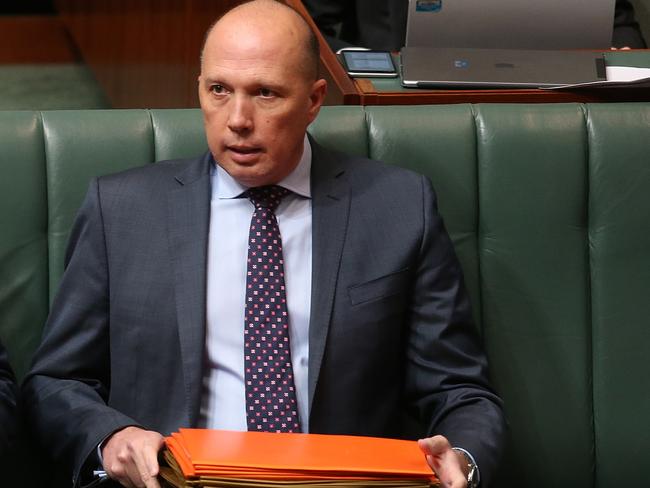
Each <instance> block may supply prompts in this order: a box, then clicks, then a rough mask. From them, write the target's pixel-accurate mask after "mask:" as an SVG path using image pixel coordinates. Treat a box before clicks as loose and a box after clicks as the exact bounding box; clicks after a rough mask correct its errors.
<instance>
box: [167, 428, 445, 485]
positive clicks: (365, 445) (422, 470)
mask: <svg viewBox="0 0 650 488" xmlns="http://www.w3.org/2000/svg"><path fill="white" fill-rule="evenodd" d="M166 444H167V448H168V449H169V451H170V452H171V454H172V455H173V457H174V459H175V461H176V462H177V463H178V465H179V467H180V470H181V471H182V474H183V476H184V477H185V478H186V479H192V478H205V477H208V478H236V479H255V480H269V481H271V480H286V481H292V482H295V481H304V480H350V481H352V480H394V481H398V480H414V481H417V482H419V483H420V484H421V483H422V482H426V484H435V483H437V480H436V478H435V476H434V475H433V472H432V471H431V468H430V467H429V465H428V464H427V462H426V460H425V458H424V455H423V454H422V451H420V448H419V447H418V445H417V443H416V442H415V441H404V440H397V439H383V438H375V437H358V436H340V435H323V434H279V433H268V432H234V431H224V430H209V429H180V432H177V433H173V434H172V435H171V436H170V437H167V439H166Z"/></svg>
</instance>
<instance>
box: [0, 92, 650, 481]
mask: <svg viewBox="0 0 650 488" xmlns="http://www.w3.org/2000/svg"><path fill="white" fill-rule="evenodd" d="M311 132H312V133H313V135H314V136H315V137H316V138H317V139H318V140H319V141H320V142H321V143H323V144H324V145H327V146H332V147H335V148H338V149H341V150H344V151H349V152H353V153H357V154H364V155H368V156H370V157H373V158H378V159H382V160H385V161H387V162H390V163H394V164H401V165H403V166H406V167H409V168H412V169H415V170H418V171H420V172H423V173H426V174H427V175H428V176H429V177H430V178H431V179H432V181H433V184H434V187H435V188H436V190H437V192H438V195H439V203H440V208H441V212H442V214H443V216H444V217H445V220H446V223H447V227H448V230H449V232H450V234H451V236H452V238H453V240H454V243H455V246H456V250H457V253H458V255H459V257H460V260H461V262H462V265H463V268H464V271H465V274H466V278H467V286H468V288H469V291H470V294H471V297H472V300H473V305H474V313H475V317H476V322H477V326H478V327H479V329H480V331H481V333H482V335H483V337H484V341H485V345H486V348H487V351H488V353H489V356H490V360H491V372H492V377H493V381H494V385H495V386H496V388H497V389H498V391H499V392H500V393H501V395H502V397H503V398H504V400H505V408H506V414H507V417H508V420H509V424H510V434H509V435H510V442H509V448H508V451H507V453H506V457H505V459H504V462H503V469H502V475H501V478H500V480H499V482H498V483H497V486H499V487H515V486H517V487H542V486H544V487H547V486H570V487H576V488H577V487H605V488H606V487H614V486H625V485H628V484H630V485H635V486H644V485H645V484H646V483H650V481H648V479H649V478H648V474H647V469H646V463H647V458H648V455H650V420H649V416H650V257H649V256H650V104H641V103H639V104H602V105H599V104H596V105H578V104H555V105H476V106H470V105H453V106H409V107H366V108H363V107H327V108H325V109H323V111H322V113H321V115H320V117H319V118H318V120H317V122H316V123H315V124H314V125H313V126H312V128H311ZM0 147H2V150H1V151H0V198H1V202H2V203H1V205H0V223H1V226H0V276H1V281H0V338H1V339H2V341H3V342H4V343H5V345H6V346H7V349H8V351H9V354H10V359H11V361H12V364H13V366H14V368H15V370H16V372H17V374H18V376H19V377H22V376H23V375H24V373H25V371H26V370H27V368H28V367H29V363H30V357H31V354H32V352H33V350H34V349H35V347H36V346H37V343H38V341H39V337H40V332H41V328H42V325H43V323H44V321H45V317H46V315H47V310H48V304H49V302H50V300H51V299H52V296H53V294H54V293H55V291H56V287H57V283H58V281H59V278H60V276H61V272H62V262H63V253H64V248H65V243H66V239H67V236H68V231H69V228H70V225H71V223H72V220H73V218H74V214H75V211H76V209H77V207H78V205H79V204H80V203H81V199H82V197H83V195H84V193H85V190H86V186H87V183H88V180H89V178H90V177H91V176H93V175H99V174H105V173H110V172H114V171H119V170H121V169H124V168H127V167H130V166H135V165H141V164H147V163H151V162H153V161H156V160H161V159H167V158H175V157H183V156H189V155H194V154H197V153H200V152H202V151H203V150H204V148H205V139H204V135H203V130H202V118H201V114H200V112H199V111H197V110H152V111H146V110H123V111H118V110H113V111H58V112H42V113H41V112H0ZM23 486H25V485H24V484H23ZM41 486H43V485H41Z"/></svg>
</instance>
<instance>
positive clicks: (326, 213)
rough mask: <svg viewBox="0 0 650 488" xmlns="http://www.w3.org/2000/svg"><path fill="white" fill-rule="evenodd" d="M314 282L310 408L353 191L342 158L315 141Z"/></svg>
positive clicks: (313, 196) (310, 345)
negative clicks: (350, 188) (351, 191)
mask: <svg viewBox="0 0 650 488" xmlns="http://www.w3.org/2000/svg"><path fill="white" fill-rule="evenodd" d="M311 145H312V154H313V156H312V175H311V185H312V285H311V313H310V321H309V373H308V378H309V379H308V382H309V411H311V406H312V402H313V400H314V394H315V392H316V385H317V383H318V377H319V374H320V369H321V365H322V362H323V356H324V354H325V344H326V342H327V333H328V330H329V324H330V319H331V315H332V306H333V302H334V293H335V290H336V281H337V277H338V272H339V265H340V262H341V254H342V252H343V244H344V242H345V234H346V230H347V224H348V213H349V208H350V190H349V185H348V181H347V175H346V174H345V169H344V166H343V164H342V161H341V159H342V158H343V157H344V156H340V157H339V156H338V155H335V154H333V153H331V152H329V151H326V150H325V149H323V148H322V147H320V146H319V145H317V144H316V143H315V142H314V141H313V140H311Z"/></svg>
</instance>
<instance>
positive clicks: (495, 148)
mask: <svg viewBox="0 0 650 488" xmlns="http://www.w3.org/2000/svg"><path fill="white" fill-rule="evenodd" d="M477 128H478V131H477V137H478V173H479V177H478V180H479V191H478V193H479V214H480V217H479V236H480V237H479V256H480V262H481V266H480V273H481V294H482V297H483V331H484V337H485V342H486V346H487V349H488V353H489V355H490V358H491V360H492V362H491V364H490V366H491V369H492V372H493V375H494V378H495V386H496V388H497V390H499V391H500V393H501V394H502V396H503V399H504V401H505V405H506V412H507V417H508V421H509V423H510V429H511V434H512V435H511V438H512V442H511V444H510V447H511V449H509V451H508V453H507V457H506V466H508V469H507V470H504V476H505V478H507V479H508V480H509V483H507V486H515V485H519V486H526V487H542V486H548V484H549V479H548V477H549V476H550V477H552V476H553V474H552V473H553V471H552V467H553V466H556V465H557V463H558V462H561V461H560V460H569V459H570V465H571V469H563V470H562V481H561V484H562V486H572V487H587V486H593V478H594V472H593V452H592V446H593V433H592V408H593V407H592V398H591V396H592V394H591V352H590V348H591V337H590V334H591V332H590V329H591V325H590V322H589V318H590V317H589V261H588V254H587V253H588V242H587V195H588V189H587V154H588V153H587V148H586V129H585V120H584V114H583V112H582V110H581V107H579V106H576V105H530V106H528V107H525V106H499V105H484V106H481V107H479V108H478V113H477ZM569 419H570V420H569ZM567 421H570V426H568V425H567ZM544 473H546V474H544Z"/></svg>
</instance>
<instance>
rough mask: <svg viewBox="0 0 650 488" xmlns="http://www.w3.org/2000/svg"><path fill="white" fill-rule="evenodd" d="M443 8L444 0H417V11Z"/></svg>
mask: <svg viewBox="0 0 650 488" xmlns="http://www.w3.org/2000/svg"><path fill="white" fill-rule="evenodd" d="M440 10H442V0H416V1H415V11H416V12H440Z"/></svg>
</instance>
